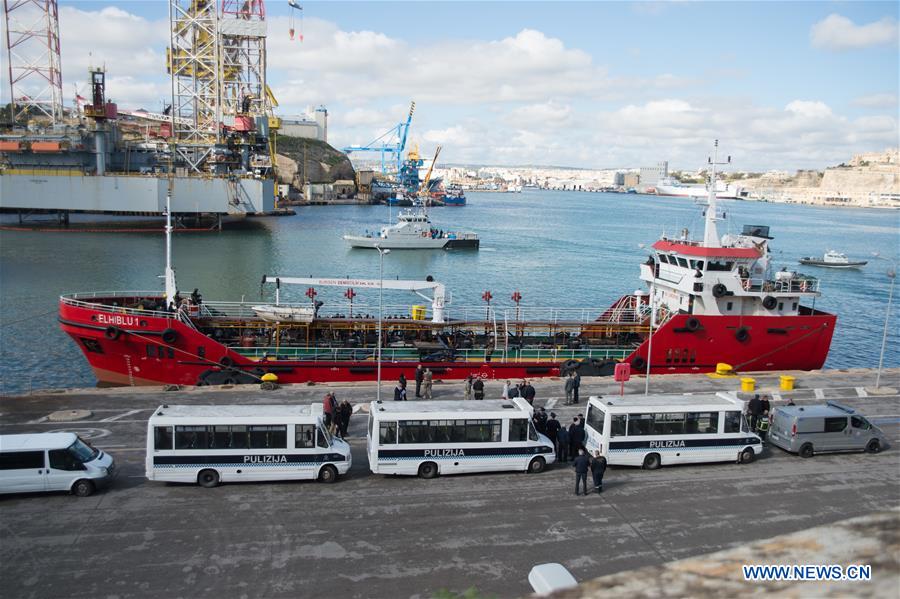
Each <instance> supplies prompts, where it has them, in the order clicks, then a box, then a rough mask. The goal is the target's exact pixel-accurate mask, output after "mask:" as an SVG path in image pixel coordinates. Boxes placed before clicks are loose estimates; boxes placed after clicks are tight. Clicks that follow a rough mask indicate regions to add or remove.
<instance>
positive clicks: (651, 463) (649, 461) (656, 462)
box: [644, 453, 661, 470]
mask: <svg viewBox="0 0 900 599" xmlns="http://www.w3.org/2000/svg"><path fill="white" fill-rule="evenodd" d="M660 464H661V461H660V459H659V454H658V453H648V454H647V455H646V456H645V457H644V470H656V469H657V468H659V466H660Z"/></svg>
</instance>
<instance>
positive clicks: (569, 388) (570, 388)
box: [566, 372, 575, 406]
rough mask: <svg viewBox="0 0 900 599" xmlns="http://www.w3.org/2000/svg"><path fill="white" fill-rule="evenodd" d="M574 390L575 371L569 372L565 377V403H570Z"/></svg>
mask: <svg viewBox="0 0 900 599" xmlns="http://www.w3.org/2000/svg"><path fill="white" fill-rule="evenodd" d="M574 392H575V373H574V372H570V373H569V376H567V377H566V405H567V406H568V405H571V404H572V394H573V393H574Z"/></svg>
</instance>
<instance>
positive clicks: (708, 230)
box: [703, 139, 731, 247]
mask: <svg viewBox="0 0 900 599" xmlns="http://www.w3.org/2000/svg"><path fill="white" fill-rule="evenodd" d="M708 161H709V165H710V167H711V168H712V170H711V171H710V175H709V199H708V201H707V207H706V227H705V229H704V231H703V245H704V246H705V247H719V232H718V230H717V229H716V220H717V219H716V166H717V165H720V164H731V156H729V157H728V160H727V161H726V162H719V140H718V139H717V140H715V144H714V146H713V157H712V158H709V159H708Z"/></svg>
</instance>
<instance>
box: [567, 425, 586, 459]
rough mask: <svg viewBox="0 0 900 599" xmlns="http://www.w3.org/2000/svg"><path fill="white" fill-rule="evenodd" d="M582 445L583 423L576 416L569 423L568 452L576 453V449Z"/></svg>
mask: <svg viewBox="0 0 900 599" xmlns="http://www.w3.org/2000/svg"><path fill="white" fill-rule="evenodd" d="M583 447H584V425H583V424H581V420H579V419H578V417H577V416H576V417H575V418H573V419H572V424H570V425H569V454H571V455H573V456H574V455H578V450H579V449H582V448H583Z"/></svg>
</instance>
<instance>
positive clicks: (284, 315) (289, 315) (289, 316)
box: [250, 304, 316, 323]
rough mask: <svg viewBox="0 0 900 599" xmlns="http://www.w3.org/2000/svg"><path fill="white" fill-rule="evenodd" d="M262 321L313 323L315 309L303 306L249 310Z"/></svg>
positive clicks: (258, 307) (260, 307) (271, 306)
mask: <svg viewBox="0 0 900 599" xmlns="http://www.w3.org/2000/svg"><path fill="white" fill-rule="evenodd" d="M250 309H251V310H253V313H254V314H256V315H257V316H258V317H259V318H261V319H262V320H265V321H266V322H306V323H310V322H312V321H313V319H314V318H315V315H316V311H315V308H307V307H305V306H287V305H285V306H279V305H275V306H273V305H270V304H267V305H260V306H253V307H251V308H250Z"/></svg>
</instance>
